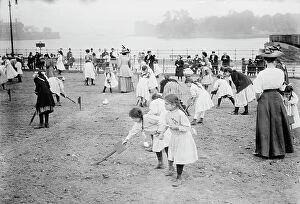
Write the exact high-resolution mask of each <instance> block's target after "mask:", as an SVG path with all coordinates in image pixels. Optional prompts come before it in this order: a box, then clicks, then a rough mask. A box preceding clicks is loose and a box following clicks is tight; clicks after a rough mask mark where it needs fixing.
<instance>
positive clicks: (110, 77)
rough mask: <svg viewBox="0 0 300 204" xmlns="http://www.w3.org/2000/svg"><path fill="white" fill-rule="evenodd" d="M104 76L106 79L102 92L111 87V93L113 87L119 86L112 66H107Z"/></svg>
mask: <svg viewBox="0 0 300 204" xmlns="http://www.w3.org/2000/svg"><path fill="white" fill-rule="evenodd" d="M104 76H105V80H104V88H103V91H102V93H105V90H106V88H109V91H110V93H112V88H114V87H117V86H118V81H117V80H116V77H115V74H114V73H113V72H112V71H111V70H110V67H106V68H105V72H104Z"/></svg>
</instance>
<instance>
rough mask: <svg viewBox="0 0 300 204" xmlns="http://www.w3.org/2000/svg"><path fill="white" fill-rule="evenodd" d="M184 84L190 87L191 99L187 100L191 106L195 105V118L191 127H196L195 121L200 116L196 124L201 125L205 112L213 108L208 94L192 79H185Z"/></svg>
mask: <svg viewBox="0 0 300 204" xmlns="http://www.w3.org/2000/svg"><path fill="white" fill-rule="evenodd" d="M185 84H186V85H187V86H188V87H190V93H191V95H192V97H191V98H190V99H189V100H190V101H191V104H189V105H192V104H194V103H195V116H194V119H193V121H192V122H191V125H196V124H197V120H198V118H199V116H200V120H199V121H198V123H203V119H204V115H205V111H206V110H209V109H211V107H213V106H214V104H213V102H212V100H211V98H210V95H209V93H208V92H207V91H206V90H205V89H204V88H203V86H202V85H201V84H200V83H198V82H194V81H193V80H192V78H187V79H186V80H185Z"/></svg>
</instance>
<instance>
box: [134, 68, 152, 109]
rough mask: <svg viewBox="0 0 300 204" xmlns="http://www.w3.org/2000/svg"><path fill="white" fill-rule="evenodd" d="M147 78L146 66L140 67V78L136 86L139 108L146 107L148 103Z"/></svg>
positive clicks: (148, 76) (148, 75) (148, 74)
mask: <svg viewBox="0 0 300 204" xmlns="http://www.w3.org/2000/svg"><path fill="white" fill-rule="evenodd" d="M149 78H150V73H149V72H148V67H147V66H146V65H145V66H142V72H141V77H140V79H139V82H138V83H137V85H136V97H137V98H138V102H137V104H138V105H140V106H141V107H144V106H147V102H149V101H150V91H149Z"/></svg>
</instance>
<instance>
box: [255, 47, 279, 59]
mask: <svg viewBox="0 0 300 204" xmlns="http://www.w3.org/2000/svg"><path fill="white" fill-rule="evenodd" d="M258 52H259V53H258V56H261V57H269V58H273V57H280V56H282V55H283V52H281V51H280V50H279V49H278V48H277V47H274V46H272V47H266V48H265V49H259V51H258Z"/></svg>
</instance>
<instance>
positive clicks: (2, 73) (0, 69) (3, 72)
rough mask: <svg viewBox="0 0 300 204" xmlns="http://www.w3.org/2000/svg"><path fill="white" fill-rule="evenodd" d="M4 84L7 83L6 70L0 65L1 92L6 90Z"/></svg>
mask: <svg viewBox="0 0 300 204" xmlns="http://www.w3.org/2000/svg"><path fill="white" fill-rule="evenodd" d="M6 82H7V76H6V68H5V66H4V65H1V64H0V85H1V86H2V88H3V90H6V87H5V85H6Z"/></svg>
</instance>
